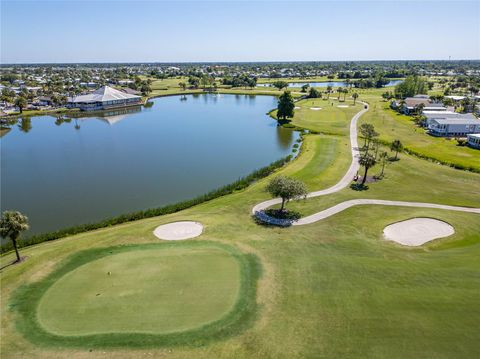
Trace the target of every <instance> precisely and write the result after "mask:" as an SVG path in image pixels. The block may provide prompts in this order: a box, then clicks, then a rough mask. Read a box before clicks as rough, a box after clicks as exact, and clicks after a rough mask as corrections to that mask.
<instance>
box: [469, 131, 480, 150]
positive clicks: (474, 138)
mask: <svg viewBox="0 0 480 359" xmlns="http://www.w3.org/2000/svg"><path fill="white" fill-rule="evenodd" d="M467 143H468V145H469V146H470V147H473V148H477V149H480V133H469V134H468V135H467Z"/></svg>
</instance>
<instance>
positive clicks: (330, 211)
mask: <svg viewBox="0 0 480 359" xmlns="http://www.w3.org/2000/svg"><path fill="white" fill-rule="evenodd" d="M364 204H376V205H381V206H397V207H417V208H435V209H446V210H449V211H458V212H469V213H478V214H480V208H470V207H457V206H447V205H443V204H434V203H423V202H404V201H386V200H382V199H352V200H349V201H345V202H342V203H339V204H336V205H335V206H332V207H330V208H327V209H325V210H323V211H320V212H317V213H314V214H312V215H310V216H307V217H303V218H300V219H299V220H298V221H297V222H293V223H292V225H293V226H302V225H304V224H310V223H314V222H317V221H320V220H322V219H325V218H328V217H330V216H333V215H334V214H337V213H340V212H342V211H344V210H346V209H347V208H350V207H353V206H360V205H364Z"/></svg>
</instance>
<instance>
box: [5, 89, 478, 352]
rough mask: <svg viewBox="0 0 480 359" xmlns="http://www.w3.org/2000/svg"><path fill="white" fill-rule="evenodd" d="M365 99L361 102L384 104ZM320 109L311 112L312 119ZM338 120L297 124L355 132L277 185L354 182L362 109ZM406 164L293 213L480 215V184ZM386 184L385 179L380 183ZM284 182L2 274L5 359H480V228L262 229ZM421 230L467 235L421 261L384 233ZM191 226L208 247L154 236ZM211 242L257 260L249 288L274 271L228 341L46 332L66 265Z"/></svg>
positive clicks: (229, 324)
mask: <svg viewBox="0 0 480 359" xmlns="http://www.w3.org/2000/svg"><path fill="white" fill-rule="evenodd" d="M381 91H384V90H383V89H382V90H378V94H376V96H377V95H378V96H380V93H381ZM358 92H359V93H360V98H359V100H365V99H366V97H367V96H368V94H369V93H370V94H371V93H372V91H370V92H367V91H361V90H359V91H358ZM331 100H332V99H331ZM307 101H308V100H307ZM307 101H305V105H304V106H310V105H309V104H308V102H307ZM325 102H326V101H325ZM347 103H349V100H348V99H347ZM300 106H302V102H300ZM316 106H317V105H316ZM312 107H313V106H312ZM319 107H325V106H322V105H320V106H319ZM330 107H333V108H334V109H332V111H335V112H337V111H338V114H339V115H336V116H338V119H339V122H340V123H338V124H328V123H327V122H323V120H324V119H325V117H322V116H325V115H324V113H325V111H324V110H323V109H322V110H321V111H311V110H308V111H309V112H310V114H311V115H312V117H311V118H300V117H297V116H296V118H294V120H293V121H292V124H293V125H300V123H299V122H300V121H305V123H304V124H302V125H304V126H306V127H312V128H311V129H313V126H316V128H317V129H318V130H319V132H324V133H326V132H327V130H328V129H329V128H330V129H333V128H334V127H333V126H334V125H335V126H336V125H341V126H342V127H339V128H338V129H337V130H336V131H332V132H335V133H338V134H337V135H324V134H321V135H314V134H309V135H306V136H304V141H303V144H302V147H301V153H300V155H299V156H298V157H297V158H296V159H295V160H293V161H292V162H291V163H289V164H288V165H287V166H286V167H284V168H282V169H279V170H278V171H276V173H275V174H274V175H286V176H291V177H294V178H297V179H300V180H302V181H304V182H305V183H306V185H307V186H308V189H309V190H311V191H312V190H319V189H322V188H328V187H330V186H332V185H333V184H335V183H337V182H338V180H339V179H340V178H342V176H343V175H344V173H345V171H346V170H347V168H348V167H349V165H350V162H351V151H350V142H349V139H348V136H346V135H343V133H344V129H345V128H346V127H345V125H348V121H349V120H350V118H349V116H345V117H344V118H343V116H341V115H340V112H341V111H349V110H350V108H338V107H336V106H331V105H330ZM371 108H372V107H371ZM325 110H326V108H325ZM301 111H302V110H301ZM298 112H300V111H298ZM369 112H370V110H369ZM369 112H367V113H366V114H365V115H367V114H368V113H369ZM362 117H363V116H362ZM325 120H328V118H327V119H325ZM297 121H298V122H297ZM308 121H309V122H311V123H310V124H307V123H306V122H308ZM382 123H383V122H382V121H380V122H378V126H377V124H376V128H377V130H378V131H379V132H380V133H381V135H382V136H385V135H386V133H385V132H386V131H385V127H381V126H380V125H381V124H382ZM328 132H330V131H328ZM401 136H407V137H408V134H402V135H401ZM400 139H401V140H402V142H404V140H405V138H404V137H401V138H400ZM399 157H400V160H399V161H396V162H392V163H389V164H388V166H387V168H386V176H385V178H383V179H382V180H381V181H379V182H376V183H369V189H368V190H367V191H354V190H352V189H350V188H346V189H344V190H342V191H341V192H338V193H336V194H333V195H329V196H324V197H317V198H311V199H308V200H307V201H304V200H300V201H295V202H291V203H288V205H287V208H289V209H297V210H298V211H300V212H301V213H302V214H303V215H308V214H311V213H315V212H318V211H320V210H322V209H325V208H327V207H330V206H332V205H334V204H336V203H339V202H342V201H344V200H350V199H355V198H376V199H389V200H411V201H422V202H433V203H439V204H449V205H460V206H475V207H478V203H479V201H480V175H479V174H476V173H471V172H466V171H459V170H455V169H452V168H449V167H447V166H440V165H438V164H436V163H433V162H429V161H425V160H422V159H419V158H417V157H414V156H410V155H406V154H404V153H401V154H400V155H399ZM379 171H380V169H379V167H378V166H376V167H374V168H372V170H371V174H372V175H374V174H378V173H379ZM271 178H272V176H270V177H268V178H265V179H262V180H259V181H258V182H256V183H254V184H252V185H251V186H250V187H248V188H247V189H245V190H242V191H237V192H235V193H233V194H231V195H228V196H224V197H220V198H217V199H215V200H212V201H209V202H206V203H203V204H201V205H197V206H195V207H192V208H189V209H186V210H184V211H181V212H178V213H174V214H170V215H166V216H161V217H155V218H148V219H144V220H140V221H135V222H130V223H124V224H122V225H117V226H113V227H111V228H104V229H100V230H96V231H91V232H86V233H82V234H78V235H76V236H71V237H68V238H64V239H61V240H58V241H52V242H46V243H42V244H39V245H35V246H31V247H28V248H22V249H21V251H22V255H24V256H27V257H28V259H27V260H26V261H24V262H22V263H21V264H20V265H14V266H9V267H7V268H5V269H3V270H2V273H1V279H2V281H1V287H2V305H1V327H2V341H1V343H0V345H1V350H2V358H3V357H5V358H48V359H50V358H68V359H72V358H85V357H88V358H105V357H115V358H132V357H135V358H136V357H153V358H188V359H190V358H195V359H197V358H200V359H211V358H235V359H237V358H241V359H242V358H245V359H247V358H248V359H250V358H288V359H291V358H302V359H303V358H319V357H320V358H402V359H403V358H468V359H470V358H477V357H480V346H479V345H478V343H479V342H480V332H479V330H478V323H479V322H480V307H479V305H478V298H479V295H478V293H479V290H478V288H480V275H479V273H480V262H479V261H478V258H479V256H480V235H479V233H480V221H479V215H478V214H473V213H460V212H453V211H445V210H438V209H428V208H405V207H386V206H357V207H352V208H349V209H347V210H345V211H343V212H341V213H338V214H336V215H334V216H332V217H330V218H327V219H325V220H322V221H318V222H316V223H312V224H309V225H304V226H298V227H290V228H277V227H270V226H260V225H257V224H256V223H255V221H253V219H252V218H251V209H252V207H253V206H254V205H255V204H257V203H259V202H261V201H264V200H266V199H269V195H268V193H266V192H265V186H266V184H267V183H268V181H269V180H270V179H271ZM414 217H427V218H436V219H439V220H442V221H444V222H447V223H449V224H451V225H452V226H453V227H454V228H455V233H454V234H453V235H452V236H449V237H446V238H441V239H437V240H434V241H431V242H428V243H425V244H424V245H423V246H421V247H405V246H402V245H399V244H397V243H394V242H392V241H387V240H385V238H384V236H383V230H384V228H385V227H386V226H387V225H389V224H392V223H396V222H399V221H403V220H407V219H410V218H414ZM184 220H191V221H196V222H200V223H202V224H204V225H205V231H204V232H203V234H202V237H201V240H200V239H196V240H192V241H186V242H175V243H173V242H164V243H158V242H159V241H158V239H157V238H156V237H155V236H154V235H153V231H154V229H155V228H157V227H158V226H159V225H162V224H166V223H171V222H175V221H184ZM203 242H205V243H206V244H208V245H214V246H216V245H217V244H218V245H219V246H225V249H226V250H228V248H232V247H233V248H235V249H234V250H233V253H238V252H239V251H240V250H241V253H245V254H242V255H240V257H239V258H242V260H248V263H252V264H251V265H249V266H247V268H251V271H250V272H248V273H253V274H251V275H250V277H249V276H248V275H247V276H245V277H243V276H242V277H241V278H242V283H245V282H247V283H256V281H252V280H250V281H246V280H245V278H252V277H253V278H256V275H257V274H256V273H258V270H259V269H258V268H259V266H258V264H254V263H256V261H255V260H252V259H254V258H258V260H259V262H261V264H262V265H261V269H262V273H261V274H262V276H261V278H259V280H258V285H257V286H251V287H249V290H248V291H247V293H248V295H241V292H240V294H239V296H238V298H239V299H238V300H239V301H241V300H243V298H247V299H246V300H247V302H243V303H241V304H239V303H238V302H237V304H236V306H235V308H239V307H240V308H243V310H239V311H230V312H229V314H227V316H224V317H223V318H222V319H220V321H217V322H214V323H217V324H215V328H213V329H212V328H211V327H209V326H208V325H207V327H203V328H202V329H197V330H194V331H193V332H192V331H189V330H187V331H184V332H181V333H179V334H176V335H171V334H169V333H166V334H160V335H158V334H157V335H152V334H146V333H133V334H126V333H123V334H122V333H120V334H118V333H117V334H101V335H94V336H88V335H87V336H77V337H75V339H74V340H72V339H71V337H68V336H55V335H52V334H49V333H47V332H45V330H44V329H43V328H42V327H41V326H39V323H38V320H37V319H36V313H37V311H36V308H37V305H38V301H39V300H40V299H41V297H42V296H43V294H41V293H40V294H38V292H37V290H36V289H39V290H43V291H46V290H47V289H48V287H49V286H48V285H47V286H46V287H45V288H43V289H42V287H41V286H40V284H39V283H44V284H45V283H46V281H47V280H49V278H50V279H52V276H53V275H54V273H56V271H57V270H58V269H57V264H58V263H66V262H67V261H69V260H70V259H71V258H75V257H74V256H76V255H80V254H81V253H84V254H86V253H89V252H88V251H90V250H92V251H95V250H103V249H104V248H111V247H117V246H124V245H129V246H130V245H141V246H143V245H153V244H154V245H162V246H167V247H166V248H179V247H177V246H178V245H180V244H181V245H182V246H195V245H199V244H198V243H203ZM87 248H88V251H85V249H87ZM182 248H188V247H182ZM191 248H192V250H193V249H195V248H196V247H191ZM222 248H223V247H222ZM13 258H14V254H13V253H8V254H6V255H4V256H2V257H1V258H0V260H1V262H2V263H3V264H5V263H8V262H9V261H11V260H12V259H13ZM69 258H70V259H69ZM87 262H90V259H89V260H88V261H87ZM63 265H64V264H60V266H63ZM75 268H78V265H75ZM72 269H74V268H73V267H72V268H71V269H70V270H67V271H66V272H65V274H66V273H68V272H70V271H71V270H72ZM112 273H113V272H112ZM242 273H243V272H242ZM245 273H247V272H245ZM61 277H62V276H61V275H60V276H58V278H54V281H53V282H52V283H54V282H55V281H57V280H59V279H60V278H61ZM139 280H141V276H140V278H139ZM19 288H20V289H19ZM35 298H37V299H35ZM36 301H37V302H36ZM32 308H33V309H32ZM248 313H249V314H248ZM34 315H35V316H34ZM230 316H231V317H230ZM234 317H235V318H234ZM211 325H212V326H213V325H214V324H211ZM209 328H210V329H209ZM187 333H190V334H187ZM78 338H81V340H80V339H78ZM84 340H87V342H84ZM82 341H83V342H82ZM85 343H87V344H85ZM119 343H120V344H119ZM87 345H88V346H87ZM112 347H115V348H112ZM90 348H92V349H93V350H92V349H90ZM89 350H92V351H91V352H90V351H89Z"/></svg>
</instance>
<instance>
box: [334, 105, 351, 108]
mask: <svg viewBox="0 0 480 359" xmlns="http://www.w3.org/2000/svg"><path fill="white" fill-rule="evenodd" d="M337 107H341V108H345V107H349V106H348V105H337Z"/></svg>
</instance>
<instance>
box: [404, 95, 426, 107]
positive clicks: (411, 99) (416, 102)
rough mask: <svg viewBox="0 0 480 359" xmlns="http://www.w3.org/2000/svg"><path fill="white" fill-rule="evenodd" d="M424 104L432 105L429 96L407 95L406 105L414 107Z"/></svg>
mask: <svg viewBox="0 0 480 359" xmlns="http://www.w3.org/2000/svg"><path fill="white" fill-rule="evenodd" d="M420 104H423V105H425V106H427V105H432V104H431V103H430V100H429V99H428V98H420V97H419V98H417V97H407V98H406V99H405V105H406V106H407V107H409V108H413V107H415V106H417V105H420Z"/></svg>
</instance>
